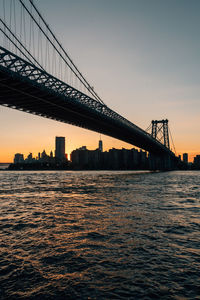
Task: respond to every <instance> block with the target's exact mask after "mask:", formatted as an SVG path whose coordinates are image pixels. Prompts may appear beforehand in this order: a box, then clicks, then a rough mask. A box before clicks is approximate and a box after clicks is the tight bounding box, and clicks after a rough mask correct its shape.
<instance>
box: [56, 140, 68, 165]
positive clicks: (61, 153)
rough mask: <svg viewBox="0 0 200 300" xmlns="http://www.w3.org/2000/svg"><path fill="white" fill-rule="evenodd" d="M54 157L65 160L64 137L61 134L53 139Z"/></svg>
mask: <svg viewBox="0 0 200 300" xmlns="http://www.w3.org/2000/svg"><path fill="white" fill-rule="evenodd" d="M55 144H56V145H55V146H56V149H55V158H56V159H57V160H59V161H66V157H65V138H64V137H62V136H56V140H55Z"/></svg>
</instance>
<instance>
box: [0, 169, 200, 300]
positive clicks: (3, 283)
mask: <svg viewBox="0 0 200 300" xmlns="http://www.w3.org/2000/svg"><path fill="white" fill-rule="evenodd" d="M0 229H1V231H0V232H1V237H0V295H1V296H0V297H1V299H177V300H183V299H200V172H192V171H191V172H190V171H188V172H166V173H142V172H141V173H139V172H103V171H102V172H65V171H64V172H59V171H52V172H39V171H38V172H7V171H4V172H3V171H2V172H0Z"/></svg>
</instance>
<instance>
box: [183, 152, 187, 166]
mask: <svg viewBox="0 0 200 300" xmlns="http://www.w3.org/2000/svg"><path fill="white" fill-rule="evenodd" d="M183 162H184V163H185V164H188V153H183Z"/></svg>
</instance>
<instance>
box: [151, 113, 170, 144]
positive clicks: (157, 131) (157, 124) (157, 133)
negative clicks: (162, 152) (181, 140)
mask: <svg viewBox="0 0 200 300" xmlns="http://www.w3.org/2000/svg"><path fill="white" fill-rule="evenodd" d="M151 124H152V131H151V136H152V137H153V138H154V139H157V140H158V141H159V142H161V143H162V144H164V145H165V147H167V148H168V149H170V145H169V130H168V120H167V119H166V120H160V121H158V120H153V121H152V122H151Z"/></svg>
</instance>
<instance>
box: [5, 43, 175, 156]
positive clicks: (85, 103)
mask: <svg viewBox="0 0 200 300" xmlns="http://www.w3.org/2000/svg"><path fill="white" fill-rule="evenodd" d="M0 73H1V76H0V85H1V87H3V88H2V91H3V92H2V95H0V104H1V105H4V106H9V107H12V108H16V109H18V110H22V111H26V112H30V113H32V114H37V115H40V116H43V117H47V118H52V119H54V120H58V121H61V122H66V123H70V124H73V125H76V126H80V127H83V128H87V129H91V130H94V131H97V132H101V133H104V134H107V135H110V136H113V137H116V138H119V139H121V140H123V141H126V142H128V143H130V144H133V145H135V146H138V147H141V148H143V149H145V150H147V151H152V152H154V151H155V152H157V153H158V152H160V153H166V152H167V153H168V154H170V155H174V154H173V153H172V152H171V151H169V149H168V148H167V147H165V146H164V145H163V144H162V143H160V142H159V141H157V140H155V139H154V138H152V136H151V135H150V134H148V133H147V132H145V131H144V130H142V129H141V128H139V127H138V126H136V125H135V124H133V123H131V122H130V121H128V120H127V119H125V118H124V117H122V116H121V115H119V114H118V113H116V112H115V111H113V110H112V109H110V108H109V107H108V106H106V105H105V104H102V103H100V102H98V101H97V100H95V99H92V98H91V97H89V96H87V95H85V94H84V93H82V92H80V91H78V90H77V89H75V88H73V87H72V86H70V85H68V84H66V83H65V82H63V81H61V80H59V79H57V78H55V77H53V76H52V75H50V74H48V73H47V72H45V71H44V70H42V69H39V68H38V67H36V66H35V65H33V64H31V63H30V62H27V61H25V60H24V59H22V58H20V57H19V56H17V55H15V54H13V53H12V52H10V51H8V50H7V49H5V48H3V47H0ZM8 99H9V100H8ZM71 107H72V109H71ZM79 116H80V120H79Z"/></svg>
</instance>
